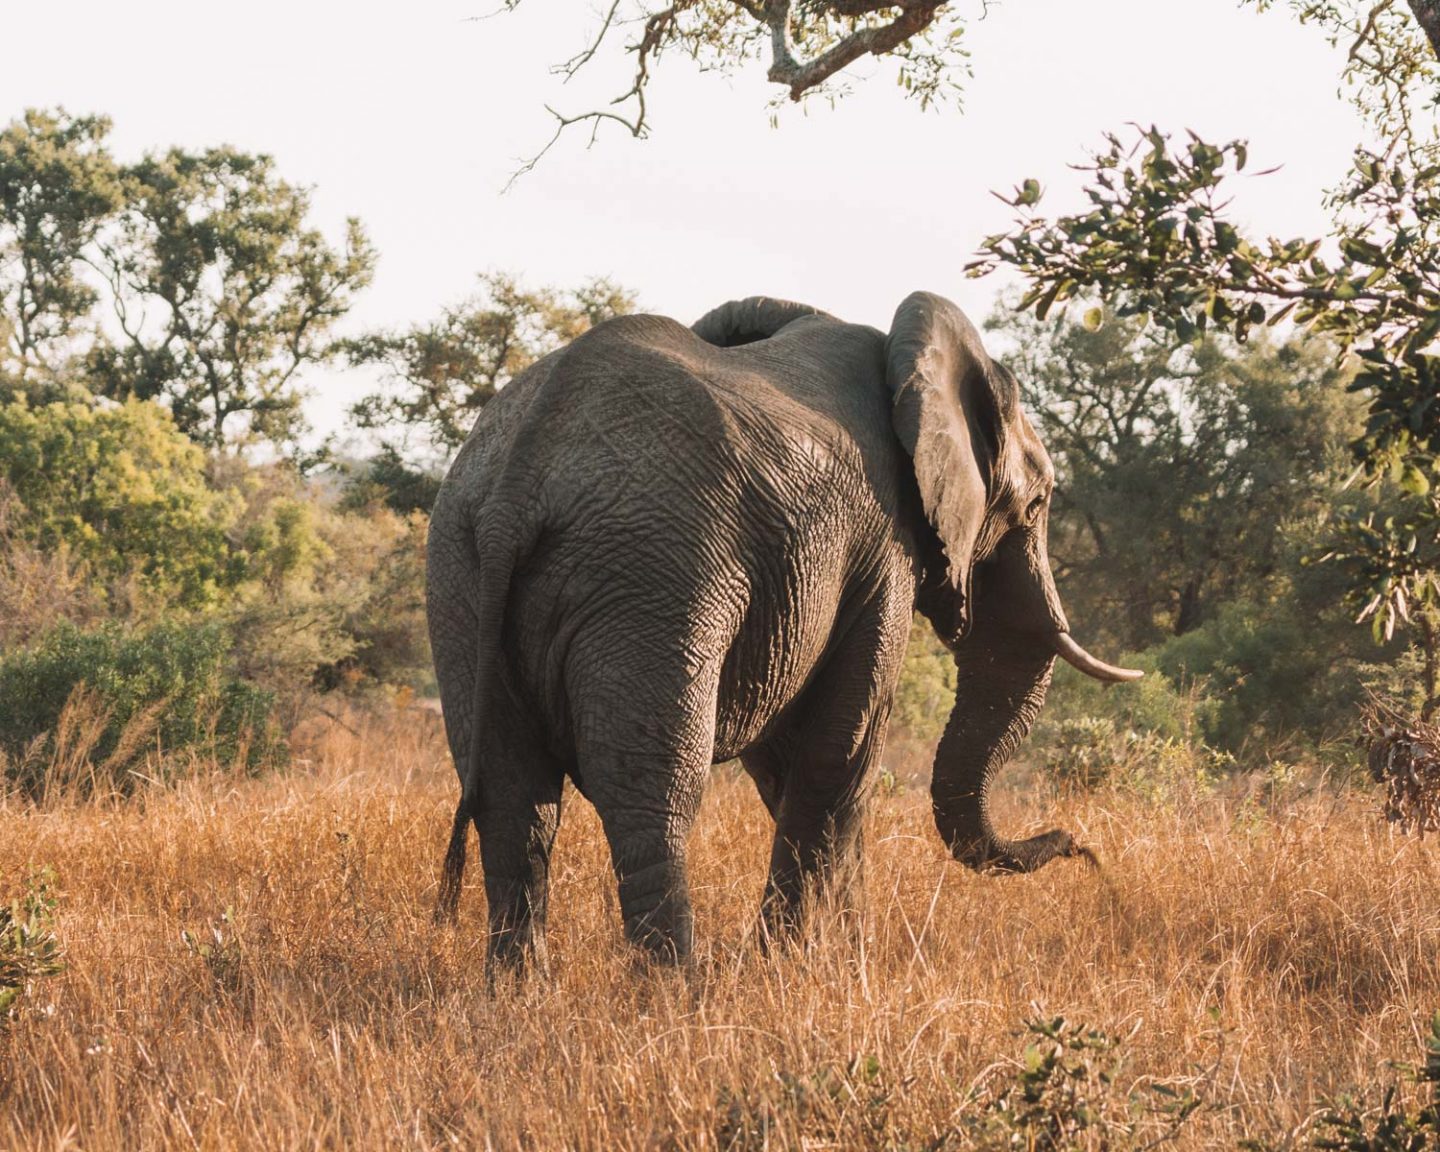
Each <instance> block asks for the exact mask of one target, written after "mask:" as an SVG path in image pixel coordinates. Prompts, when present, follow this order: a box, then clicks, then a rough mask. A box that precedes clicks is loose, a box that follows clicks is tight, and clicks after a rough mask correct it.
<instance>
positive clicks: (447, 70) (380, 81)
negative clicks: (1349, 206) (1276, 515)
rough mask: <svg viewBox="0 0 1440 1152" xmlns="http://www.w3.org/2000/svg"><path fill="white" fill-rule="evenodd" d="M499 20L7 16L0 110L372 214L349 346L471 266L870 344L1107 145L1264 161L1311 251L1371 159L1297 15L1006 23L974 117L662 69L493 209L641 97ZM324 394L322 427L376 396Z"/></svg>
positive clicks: (454, 6)
mask: <svg viewBox="0 0 1440 1152" xmlns="http://www.w3.org/2000/svg"><path fill="white" fill-rule="evenodd" d="M497 4H498V0H426V2H422V3H418V4H410V5H399V4H395V3H393V2H392V3H387V4H378V3H373V2H371V0H354V2H352V3H349V4H346V5H339V4H316V3H313V2H312V3H304V2H303V0H285V2H280V0H250V2H249V3H247V4H245V5H241V6H238V7H237V6H235V5H223V6H222V5H218V4H213V3H196V2H195V0H131V2H130V3H123V4H117V3H115V2H114V0H105V2H101V0H84V2H74V0H48V2H47V3H43V4H36V3H25V4H21V3H19V2H18V0H0V30H3V34H4V39H5V41H6V43H7V48H6V51H5V54H4V55H5V62H4V66H3V68H0V112H4V113H5V118H6V119H8V118H9V117H11V116H14V115H18V114H19V113H20V112H21V111H22V110H23V109H24V108H26V107H27V106H49V105H57V104H58V105H63V106H65V107H66V108H67V109H69V110H70V111H71V112H77V113H78V112H103V113H106V114H108V115H109V116H111V117H112V118H113V119H114V121H115V131H114V135H113V137H112V143H113V146H114V148H115V150H116V151H117V153H118V154H119V155H120V156H121V157H122V158H125V159H129V158H133V157H135V156H138V155H139V154H140V153H141V152H143V151H145V150H146V149H150V148H156V147H163V146H167V145H170V144H180V145H184V146H186V147H192V148H199V147H203V146H206V145H211V144H218V143H228V144H233V145H236V146H238V147H241V148H245V149H249V150H253V151H263V152H268V153H270V154H272V155H274V156H275V157H276V158H277V161H278V163H279V167H280V170H281V172H282V173H283V174H284V175H285V176H286V177H287V178H289V179H291V180H293V181H297V182H301V183H305V184H310V185H313V186H314V189H315V206H316V214H317V220H318V222H319V223H320V224H321V225H322V226H323V227H325V228H326V229H327V230H329V231H330V232H331V234H332V235H334V236H336V237H337V238H338V235H339V225H340V222H341V221H342V220H343V219H344V217H345V216H347V215H355V216H359V217H360V218H361V219H362V220H363V221H364V222H365V225H366V226H367V228H368V229H369V231H370V234H371V236H372V237H373V239H374V241H375V243H376V245H377V247H378V248H379V251H380V254H381V261H380V266H379V271H378V274H377V276H376V280H375V284H374V286H373V287H372V288H371V289H370V290H369V291H368V292H367V293H366V294H365V295H364V296H363V297H362V299H361V302H360V305H359V307H358V308H357V310H356V313H355V317H354V323H355V325H356V326H360V325H371V326H374V325H384V326H398V325H404V324H406V323H409V322H413V321H420V320H424V319H426V318H427V317H429V316H431V315H433V314H434V313H435V312H436V311H437V310H438V309H439V308H440V307H441V306H443V305H445V304H447V303H451V302H454V301H456V300H458V299H460V298H461V297H463V296H464V295H466V294H467V293H468V292H469V291H470V290H471V288H472V286H473V283H474V277H475V274H476V273H477V272H480V271H484V270H496V271H509V272H513V273H516V274H518V275H520V276H521V277H522V278H523V279H524V280H525V281H526V282H527V283H529V284H531V285H534V286H540V285H546V284H550V285H557V286H568V285H573V284H575V283H577V282H579V281H580V280H582V279H584V278H586V277H589V276H591V275H596V274H604V275H609V276H611V277H613V278H614V279H616V280H617V281H619V282H620V283H622V284H624V285H626V286H628V287H630V288H633V289H635V290H636V291H638V292H639V294H640V298H641V301H642V303H643V305H644V306H645V307H646V308H647V309H648V310H651V311H656V312H662V313H666V314H670V315H673V316H675V317H677V318H679V319H682V320H684V321H686V322H689V321H691V320H693V319H694V318H695V317H696V316H698V315H699V314H700V313H702V312H704V311H705V310H707V309H708V308H710V307H712V306H713V305H714V304H716V303H719V302H721V301H723V300H726V299H730V298H732V297H736V296H747V295H753V294H757V293H764V294H768V295H775V296H784V297H790V298H793V299H797V300H802V301H806V302H808V303H812V304H815V305H818V306H820V307H822V308H825V309H827V310H829V311H831V312H834V313H836V314H838V315H840V316H843V317H845V318H847V319H851V320H856V321H862V322H865V323H870V324H874V325H876V326H878V327H882V328H883V327H886V326H888V323H889V319H890V316H891V314H892V312H893V310H894V307H895V305H896V304H897V303H898V302H899V300H900V299H901V298H902V297H903V296H905V295H906V294H907V293H908V292H910V291H912V290H914V289H916V288H926V289H929V290H931V291H937V292H940V293H943V294H945V295H948V296H950V297H951V298H953V299H954V300H956V301H957V302H958V303H960V304H961V306H962V307H964V308H966V309H967V310H968V311H970V312H971V313H972V314H973V315H975V316H976V318H977V319H978V318H979V317H980V316H983V314H984V313H985V312H987V311H988V310H989V308H990V306H991V303H992V300H993V297H994V294H995V291H996V290H997V288H998V284H997V283H995V282H992V281H979V282H976V281H968V280H966V279H965V278H964V276H963V274H962V271H961V270H962V268H963V266H964V264H965V263H966V261H967V260H968V259H969V258H970V256H971V254H972V253H973V251H974V249H975V247H976V245H977V244H978V243H979V241H980V239H981V238H982V237H983V236H985V235H986V234H987V233H990V232H994V231H998V230H1000V229H1001V228H1003V227H1004V226H1005V224H1006V222H1007V220H1008V219H1009V213H1008V210H1007V209H1006V208H1005V206H1004V205H1002V204H1001V203H999V202H998V201H997V200H995V199H994V198H993V197H992V196H991V195H990V191H991V190H992V189H1008V188H1009V187H1011V186H1012V185H1013V184H1015V183H1017V182H1018V181H1019V180H1021V179H1022V178H1024V177H1026V176H1035V177H1037V178H1039V179H1040V180H1041V182H1042V183H1043V184H1044V185H1045V186H1046V188H1047V196H1046V200H1045V203H1046V205H1047V206H1048V207H1049V208H1051V209H1052V210H1061V209H1065V208H1068V207H1073V206H1075V205H1076V201H1075V199H1074V198H1073V190H1074V187H1075V183H1076V180H1075V177H1074V174H1073V173H1071V172H1070V171H1069V170H1068V169H1067V164H1070V163H1073V162H1076V161H1078V160H1082V159H1083V158H1084V157H1085V156H1086V154H1087V152H1088V151H1090V150H1093V149H1094V148H1096V147H1097V146H1098V145H1099V143H1100V134H1101V132H1102V131H1104V130H1106V129H1120V128H1122V127H1123V126H1124V125H1125V123H1126V122H1127V121H1140V122H1142V123H1144V124H1146V125H1148V124H1150V123H1155V124H1158V125H1159V126H1161V127H1162V128H1165V129H1172V130H1176V131H1180V130H1183V129H1184V128H1193V129H1195V130H1196V131H1198V132H1200V133H1202V134H1204V135H1206V136H1207V137H1209V138H1211V139H1213V140H1216V141H1219V142H1223V141H1224V140H1228V139H1231V138H1233V137H1237V136H1240V137H1245V138H1247V139H1249V140H1250V142H1251V147H1250V156H1251V161H1250V168H1251V169H1253V170H1256V171H1258V170H1260V169H1264V168H1267V167H1270V166H1272V165H1276V164H1281V165H1283V168H1282V169H1281V170H1280V171H1279V172H1277V173H1275V174H1274V175H1270V176H1265V177H1256V178H1254V179H1249V180H1246V181H1245V182H1244V184H1243V186H1242V188H1241V189H1240V192H1239V194H1238V196H1237V199H1236V202H1235V213H1236V215H1237V216H1238V217H1239V218H1240V219H1242V220H1243V221H1245V222H1247V223H1249V224H1250V225H1252V226H1253V227H1255V228H1257V229H1259V230H1260V231H1262V232H1273V233H1277V234H1280V235H1282V236H1286V237H1288V236H1294V235H1300V234H1308V233H1315V232H1317V231H1319V230H1320V229H1322V228H1323V226H1324V222H1325V217H1324V213H1323V209H1322V206H1321V202H1320V195H1321V190H1322V189H1324V188H1325V187H1327V186H1330V185H1333V184H1334V183H1336V182H1337V180H1338V178H1339V177H1340V176H1341V174H1342V173H1343V172H1344V170H1345V168H1346V167H1347V166H1348V163H1349V156H1350V151H1351V149H1352V147H1353V145H1354V144H1355V142H1356V140H1357V139H1358V137H1359V128H1358V125H1357V122H1356V118H1355V115H1354V113H1353V112H1352V111H1351V110H1350V108H1349V106H1348V104H1347V103H1346V102H1345V101H1344V100H1343V99H1342V98H1341V97H1339V96H1337V83H1338V75H1339V69H1340V65H1341V61H1340V56H1339V54H1338V53H1337V52H1336V51H1335V50H1334V49H1331V48H1330V47H1329V46H1328V45H1327V44H1326V43H1325V41H1324V39H1323V37H1322V36H1321V35H1320V34H1319V33H1317V32H1316V31H1315V30H1314V29H1310V28H1301V27H1299V26H1298V25H1297V24H1296V23H1295V22H1294V20H1293V18H1291V17H1290V16H1289V14H1288V13H1287V12H1286V11H1284V10H1283V9H1282V10H1280V11H1274V12H1271V13H1268V14H1265V15H1258V14H1256V13H1255V12H1254V10H1253V8H1251V7H1246V8H1244V9H1242V8H1240V7H1239V6H1238V4H1237V0H1188V2H1186V3H1173V2H1172V3H1163V2H1160V0H1093V2H1091V3H1083V4H1082V3H1077V2H1075V0H1000V2H996V0H991V4H990V10H989V15H988V16H987V17H986V18H985V19H983V20H980V21H977V22H974V23H973V24H972V25H971V26H970V30H969V33H968V35H967V39H968V42H969V47H970V50H971V51H972V53H973V63H974V69H975V76H974V79H973V80H972V81H970V82H969V84H968V85H967V88H966V92H965V96H964V108H963V111H957V110H955V109H954V108H944V109H941V110H940V111H930V112H926V113H922V112H921V111H920V110H919V107H918V105H916V104H914V103H913V102H909V101H906V100H904V99H902V97H901V95H900V92H899V90H898V89H897V88H896V86H895V83H894V69H893V66H892V65H890V64H888V63H885V62H883V61H881V62H877V61H873V60H872V61H867V62H863V63H862V64H860V65H857V66H856V67H855V69H854V75H855V81H856V82H855V85H854V87H855V92H854V94H853V95H852V96H850V97H849V98H847V99H846V100H845V101H843V102H841V103H840V105H839V106H838V107H837V108H836V109H835V110H833V111H832V110H830V109H829V108H828V107H826V106H824V105H823V104H816V105H814V106H813V107H811V108H810V109H809V110H808V111H807V112H800V111H797V110H793V109H785V110H783V111H782V112H781V114H780V118H779V120H780V122H779V127H778V128H772V127H771V126H770V117H771V112H770V107H769V102H770V99H771V96H772V93H773V89H772V87H771V86H770V85H767V84H766V83H765V81H764V75H763V73H764V68H763V65H758V64H757V65H753V66H751V67H750V68H749V69H748V70H747V71H745V72H744V73H742V74H740V75H737V76H732V77H723V76H719V75H714V74H709V75H704V74H700V73H698V72H697V71H695V70H694V68H693V67H692V66H691V65H690V63H689V61H687V60H686V59H684V58H682V57H678V56H677V57H673V58H667V59H665V60H664V61H662V63H661V66H660V68H659V70H658V72H657V74H656V79H655V83H654V85H653V88H652V92H651V98H650V99H651V107H652V112H653V115H652V123H653V134H652V136H651V138H650V139H648V140H644V141H634V140H631V139H630V138H629V137H628V136H626V135H625V134H624V133H623V132H621V131H616V132H613V133H606V132H602V134H601V138H600V140H599V143H598V144H597V145H596V146H595V147H594V148H593V149H590V150H588V151H587V150H586V149H585V147H584V143H585V137H583V136H582V135H581V134H580V132H579V131H576V132H574V133H573V135H572V136H571V137H569V138H567V139H565V140H563V141H562V142H561V143H560V144H559V145H558V146H557V147H556V148H555V149H554V150H553V151H552V152H551V153H550V154H549V155H548V156H547V157H546V158H545V159H544V160H543V161H542V162H541V164H540V166H539V167H538V169H537V170H536V171H535V172H533V173H531V174H529V175H528V176H525V177H524V178H522V179H521V180H520V181H519V182H518V183H517V184H516V185H515V186H514V187H513V188H512V189H511V190H510V191H509V192H508V193H504V194H502V189H503V187H504V185H505V182H506V180H507V178H508V177H509V176H510V174H511V173H512V172H513V171H514V169H515V168H516V166H517V161H518V159H519V158H521V157H523V156H526V155H529V154H531V153H533V152H535V151H536V150H537V149H538V148H539V147H540V146H541V145H542V144H543V143H544V141H545V140H546V139H547V137H548V136H549V134H550V131H551V121H550V120H549V117H548V114H547V113H546V112H545V110H544V105H545V104H546V103H551V104H554V105H555V106H557V107H559V108H561V109H562V110H564V111H567V112H569V111H577V110H584V109H587V108H590V107H595V106H597V104H598V103H600V102H601V101H603V100H604V99H605V98H606V97H608V96H609V95H612V94H614V93H615V92H617V91H618V90H619V89H620V88H623V87H624V86H625V79H626V77H627V73H626V72H625V66H626V61H625V60H624V59H621V58H619V56H618V53H612V54H611V56H610V57H608V58H597V61H596V65H595V67H594V69H593V75H592V76H591V77H590V79H589V82H588V84H587V85H584V86H582V84H581V82H580V81H577V82H576V83H573V84H571V85H568V86H564V87H562V86H561V85H560V83H559V81H558V80H557V79H556V78H555V77H554V76H552V75H551V74H550V71H549V68H550V66H551V65H552V64H554V63H555V62H556V61H558V60H561V59H564V58H566V57H568V56H570V55H571V54H573V53H574V52H575V51H576V50H578V49H579V48H580V47H582V46H583V43H584V41H585V38H586V33H587V31H589V30H592V29H593V28H594V27H595V25H596V24H597V22H598V20H597V16H596V8H597V0H526V2H525V3H523V4H522V5H521V6H520V8H519V9H518V10H517V11H515V12H514V13H509V14H501V15H496V16H494V17H492V18H489V19H474V17H479V16H484V15H485V14H486V13H487V12H489V11H490V10H491V9H492V8H493V7H495V6H497ZM965 6H966V7H969V8H973V9H974V10H976V11H977V12H978V10H979V7H980V6H979V3H978V0H977V2H975V3H971V4H967V5H965ZM309 383H310V385H311V387H312V388H313V390H314V391H315V393H316V396H315V399H314V401H313V402H312V404H311V409H310V410H311V414H312V418H313V419H314V420H315V421H316V423H317V424H318V425H320V426H321V427H322V428H327V429H329V428H335V427H337V426H338V425H339V424H340V422H341V414H342V413H343V411H344V408H345V406H346V405H347V404H348V403H349V402H350V401H351V400H352V399H353V398H354V396H355V394H356V392H357V389H359V388H360V387H362V386H363V382H362V381H359V380H357V379H356V378H355V377H354V376H353V375H350V376H346V375H344V374H339V373H317V374H313V375H312V376H311V378H310V381H309Z"/></svg>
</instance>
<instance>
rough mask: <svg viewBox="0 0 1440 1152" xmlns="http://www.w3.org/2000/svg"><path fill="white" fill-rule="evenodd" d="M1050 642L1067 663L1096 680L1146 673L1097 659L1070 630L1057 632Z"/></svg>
mask: <svg viewBox="0 0 1440 1152" xmlns="http://www.w3.org/2000/svg"><path fill="white" fill-rule="evenodd" d="M1050 642H1051V643H1052V644H1054V645H1055V651H1056V652H1057V653H1059V655H1060V656H1062V657H1063V658H1064V660H1065V662H1066V663H1067V664H1073V665H1074V666H1075V667H1076V668H1078V669H1080V671H1081V672H1084V673H1085V675H1087V676H1093V677H1095V679H1096V680H1110V681H1121V680H1139V679H1140V677H1142V676H1144V675H1145V673H1144V672H1141V671H1140V670H1139V669H1137V668H1116V667H1115V665H1113V664H1106V663H1105V661H1103V660H1097V659H1095V657H1094V656H1091V655H1090V653H1088V652H1086V651H1085V649H1084V648H1081V647H1080V645H1079V644H1077V643H1075V641H1074V640H1073V639H1071V637H1070V633H1068V632H1056V633H1055V634H1054V635H1053V636H1052V637H1051V638H1050Z"/></svg>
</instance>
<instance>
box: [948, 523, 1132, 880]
mask: <svg viewBox="0 0 1440 1152" xmlns="http://www.w3.org/2000/svg"><path fill="white" fill-rule="evenodd" d="M977 593H978V599H979V601H980V605H979V607H978V609H977V611H976V612H975V623H974V626H973V627H972V629H971V631H970V634H969V635H968V636H967V637H965V638H964V639H962V640H960V641H959V642H958V643H957V644H956V645H955V647H954V652H955V667H956V673H957V675H956V685H955V707H954V709H953V710H952V711H951V713H950V720H949V722H948V723H947V724H946V725H945V734H944V735H943V736H942V737H941V738H940V746H939V748H937V749H936V752H935V772H934V776H933V778H932V781H931V784H930V796H931V799H932V801H933V803H934V808H935V825H936V827H937V828H939V830H940V837H941V839H943V840H944V841H945V843H946V844H947V845H948V846H949V848H950V851H951V852H952V853H953V854H954V856H955V859H957V860H959V861H960V862H961V863H962V864H964V865H966V866H967V867H970V868H973V869H975V870H976V871H977V872H1034V871H1035V870H1036V869H1037V868H1042V867H1044V866H1045V865H1046V864H1048V863H1049V862H1050V861H1051V860H1053V859H1055V857H1057V856H1083V857H1085V858H1087V859H1089V860H1091V861H1092V862H1093V861H1094V856H1093V855H1091V853H1090V851H1089V850H1088V849H1085V848H1081V847H1080V846H1079V845H1077V844H1076V843H1075V841H1074V838H1073V837H1071V835H1070V833H1068V832H1064V831H1061V830H1059V829H1055V830H1053V831H1050V832H1045V833H1043V834H1042V835H1039V836H1032V837H1030V838H1029V839H1028V840H1007V839H1005V838H1004V837H1003V836H1000V835H999V834H997V833H996V831H995V828H994V826H993V825H992V824H991V823H990V808H989V795H990V787H991V785H992V784H993V783H994V781H995V777H996V775H997V774H998V773H999V771H1000V769H1001V768H1003V767H1004V766H1005V764H1006V762H1007V761H1009V759H1010V757H1011V756H1013V755H1014V754H1015V749H1016V748H1018V747H1019V746H1020V741H1022V740H1024V739H1025V736H1026V735H1027V734H1028V733H1029V731H1030V726H1031V725H1032V724H1033V723H1034V722H1035V717H1036V716H1037V715H1039V713H1040V707H1041V705H1043V704H1044V703H1045V691H1046V689H1047V688H1049V686H1050V673H1051V671H1052V670H1053V669H1054V667H1055V657H1056V655H1057V654H1059V655H1060V656H1063V657H1064V658H1065V659H1066V660H1067V661H1068V662H1069V663H1071V664H1073V665H1074V666H1075V667H1076V668H1078V669H1080V671H1082V672H1084V673H1086V674H1087V675H1089V676H1093V677H1095V678H1096V679H1098V680H1111V681H1115V680H1133V679H1136V678H1137V677H1139V676H1140V675H1141V673H1139V672H1136V671H1131V670H1129V669H1126V668H1117V667H1115V666H1114V665H1111V664H1106V663H1105V662H1104V661H1101V660H1097V659H1095V657H1093V656H1091V655H1090V654H1089V653H1088V652H1086V651H1085V649H1083V648H1081V647H1080V645H1078V644H1077V643H1075V641H1074V640H1072V639H1071V638H1070V633H1069V625H1068V624H1067V623H1066V620H1065V612H1064V610H1063V609H1062V607H1061V605H1060V596H1059V593H1058V592H1057V591H1056V590H1055V581H1054V578H1053V577H1052V576H1051V574H1050V562H1049V557H1048V555H1047V553H1046V547H1045V522H1044V520H1042V521H1041V522H1040V523H1039V524H1038V525H1037V527H1036V529H1035V530H1034V531H1032V532H1030V533H1028V534H1022V533H1014V534H1012V535H1011V536H1010V537H1008V538H1007V539H1006V540H1005V541H1003V542H1002V543H1001V545H1000V547H999V548H998V549H997V551H996V555H995V559H994V561H993V562H992V563H991V564H990V565H989V566H988V571H987V572H986V573H984V576H983V578H982V579H981V580H980V581H979V582H978V587H977Z"/></svg>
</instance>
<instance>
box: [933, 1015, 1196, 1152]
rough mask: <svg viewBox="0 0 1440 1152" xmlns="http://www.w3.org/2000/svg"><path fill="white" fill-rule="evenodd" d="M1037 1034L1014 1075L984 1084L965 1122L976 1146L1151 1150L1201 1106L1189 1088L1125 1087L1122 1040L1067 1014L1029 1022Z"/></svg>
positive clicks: (1066, 1151)
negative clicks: (1075, 1021) (1073, 1020)
mask: <svg viewBox="0 0 1440 1152" xmlns="http://www.w3.org/2000/svg"><path fill="white" fill-rule="evenodd" d="M1025 1027H1026V1030H1027V1031H1028V1032H1029V1034H1030V1035H1031V1036H1033V1037H1035V1039H1034V1040H1032V1041H1031V1043H1029V1044H1028V1045H1026V1047H1025V1051H1024V1053H1023V1054H1022V1056H1021V1058H1020V1065H1019V1067H1018V1068H1016V1069H1015V1071H1014V1072H1013V1074H1011V1075H1010V1076H1008V1077H1006V1078H1003V1079H999V1080H998V1081H996V1082H994V1083H992V1084H990V1085H988V1086H982V1087H981V1088H979V1089H977V1090H975V1091H974V1092H972V1093H971V1096H970V1099H969V1100H967V1101H966V1106H965V1108H966V1112H967V1115H965V1116H964V1118H963V1119H962V1121H961V1130H962V1132H963V1133H964V1134H965V1136H966V1137H967V1140H966V1141H965V1143H966V1144H967V1145H968V1146H970V1147H973V1148H981V1149H997V1150H998V1149H1002V1148H1024V1149H1028V1150H1030V1152H1070V1150H1072V1149H1096V1150H1100V1149H1104V1150H1106V1152H1119V1150H1121V1149H1142V1148H1153V1147H1155V1146H1156V1145H1158V1144H1161V1143H1163V1142H1164V1141H1166V1140H1169V1139H1171V1138H1173V1137H1174V1135H1175V1133H1176V1132H1177V1131H1178V1130H1179V1128H1180V1127H1181V1125H1183V1124H1184V1123H1185V1122H1186V1120H1188V1119H1189V1118H1190V1116H1191V1114H1192V1113H1193V1112H1194V1111H1195V1109H1197V1108H1198V1107H1199V1106H1200V1101H1199V1099H1198V1098H1197V1097H1196V1096H1195V1095H1194V1093H1193V1092H1191V1091H1189V1090H1182V1089H1179V1088H1177V1087H1175V1086H1173V1085H1170V1084H1164V1083H1156V1082H1153V1081H1148V1080H1146V1079H1145V1078H1138V1079H1136V1080H1134V1081H1132V1083H1131V1085H1130V1087H1129V1088H1124V1087H1122V1083H1123V1074H1124V1065H1125V1061H1124V1057H1123V1055H1122V1053H1121V1052H1120V1048H1121V1042H1120V1041H1119V1040H1117V1039H1115V1038H1114V1037H1112V1036H1109V1035H1107V1034H1106V1033H1104V1032H1099V1031H1095V1030H1094V1029H1089V1028H1086V1027H1084V1026H1083V1025H1079V1024H1070V1023H1068V1022H1067V1021H1066V1020H1065V1019H1064V1018H1063V1017H1058V1016H1057V1017H1055V1018H1054V1019H1053V1020H1029V1021H1027V1022H1026V1025H1025Z"/></svg>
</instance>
